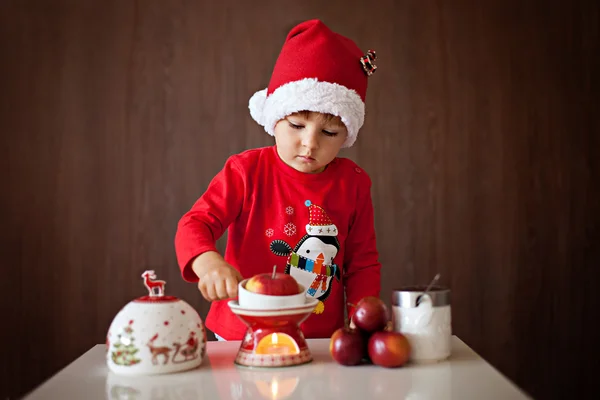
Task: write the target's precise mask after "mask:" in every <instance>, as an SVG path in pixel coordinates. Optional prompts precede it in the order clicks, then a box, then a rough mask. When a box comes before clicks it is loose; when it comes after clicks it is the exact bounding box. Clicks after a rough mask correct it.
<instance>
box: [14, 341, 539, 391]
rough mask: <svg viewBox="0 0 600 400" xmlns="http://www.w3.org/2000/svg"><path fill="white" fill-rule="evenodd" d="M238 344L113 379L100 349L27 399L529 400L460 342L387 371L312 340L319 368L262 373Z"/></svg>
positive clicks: (219, 344) (220, 345) (214, 346)
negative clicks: (194, 361) (242, 359)
mask: <svg viewBox="0 0 600 400" xmlns="http://www.w3.org/2000/svg"><path fill="white" fill-rule="evenodd" d="M239 345H240V342H209V343H208V348H207V358H206V359H205V360H204V361H203V363H202V365H201V366H200V367H198V368H196V369H194V370H192V371H186V372H182V373H175V374H169V375H159V376H143V377H125V376H118V375H115V374H113V373H111V372H110V371H109V370H108V367H107V366H106V363H105V346H104V345H96V346H94V347H93V348H91V349H90V350H89V351H88V352H86V353H85V354H83V355H82V356H81V357H80V358H78V359H77V360H75V361H74V362H73V363H71V364H70V365H68V366H67V367H66V368H65V369H63V370H62V371H60V372H59V373H58V374H56V375H55V376H54V377H52V378H51V379H49V380H48V381H47V382H45V383H44V384H42V385H41V386H40V387H38V388H37V389H36V390H34V391H33V392H31V393H30V394H29V395H28V396H26V397H25V399H26V400H37V399H89V400H92V399H110V400H113V399H114V400H117V399H118V400H125V399H127V400H134V399H135V400H142V399H143V400H152V399H157V400H158V399H161V400H167V399H169V400H187V399H194V400H198V399H233V400H240V399H268V400H276V399H290V400H291V399H310V400H323V399H343V398H348V399H369V400H375V399H394V400H399V399H411V400H416V399H436V400H442V399H485V400H493V399H501V400H510V399H528V398H529V397H528V396H527V394H525V393H524V392H522V391H521V390H520V389H519V388H517V387H516V386H515V385H514V384H513V383H512V382H510V381H509V380H508V379H506V378H505V377H504V376H503V375H501V374H500V373H499V372H498V371H497V370H496V369H494V368H493V367H492V366H491V365H490V364H488V363H487V362H486V361H485V360H483V359H482V358H481V357H479V356H478V355H477V354H476V353H475V352H474V351H473V350H471V349H470V348H469V347H468V346H467V345H466V344H465V343H463V342H462V341H461V340H460V339H458V338H457V337H456V336H455V337H453V338H452V356H451V357H450V358H449V359H448V360H446V361H443V362H439V363H435V364H407V365H406V366H404V367H402V368H396V369H386V368H381V367H377V366H374V365H361V366H354V367H344V366H341V365H338V364H336V363H335V362H334V361H333V360H332V359H331V357H330V355H329V339H310V340H308V345H309V347H310V349H311V351H312V353H313V356H314V361H313V362H311V363H309V364H305V365H299V366H294V367H287V368H276V369H257V368H247V367H239V366H236V365H235V364H234V363H233V360H234V358H235V355H236V353H237V350H238V347H239Z"/></svg>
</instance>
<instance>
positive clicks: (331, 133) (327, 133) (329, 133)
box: [323, 130, 337, 136]
mask: <svg viewBox="0 0 600 400" xmlns="http://www.w3.org/2000/svg"><path fill="white" fill-rule="evenodd" d="M323 133H324V134H325V135H327V136H336V135H337V132H330V131H325V130H324V131H323Z"/></svg>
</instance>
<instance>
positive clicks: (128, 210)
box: [0, 0, 600, 398]
mask: <svg viewBox="0 0 600 400" xmlns="http://www.w3.org/2000/svg"><path fill="white" fill-rule="evenodd" d="M287 6H288V7H289V8H287V9H284V8H283V7H282V5H281V2H278V1H275V0H263V1H254V2H248V3H242V2H234V1H232V0H224V1H220V2H210V1H183V0H179V1H170V2H166V1H157V0H152V1H131V0H130V1H114V0H113V1H102V2H101V1H91V0H90V1H85V2H77V1H68V0H63V1H60V0H48V1H34V0H25V1H5V2H2V4H1V5H0V52H1V53H0V54H2V63H0V79H1V81H0V88H2V96H0V132H1V136H0V137H1V142H0V160H1V161H0V162H1V164H0V166H1V167H2V168H1V170H2V172H3V176H2V177H3V179H2V196H0V210H1V211H0V212H1V214H0V215H1V219H0V221H1V223H2V225H1V227H2V228H1V229H0V235H1V236H0V250H1V254H2V257H1V258H0V260H1V262H2V273H3V275H2V279H1V280H0V281H1V283H0V293H2V296H3V297H2V311H3V313H2V315H3V316H5V318H6V320H5V322H4V323H3V324H2V329H0V331H1V332H2V336H1V340H2V343H6V344H7V345H6V346H2V353H1V354H0V359H1V360H2V364H1V366H2V369H1V370H0V398H6V397H10V398H12V397H17V396H20V395H22V394H23V393H25V392H27V391H29V390H31V389H32V388H33V387H34V386H36V385H38V384H40V383H41V382H42V381H43V380H45V379H47V378H48V377H50V376H51V375H52V374H54V373H55V372H56V371H57V370H58V369H60V368H62V367H63V366H65V365H66V364H68V363H69V362H71V361H72V360H73V359H74V358H75V357H77V356H78V355H79V354H81V353H82V352H83V351H85V350H86V349H88V348H89V347H91V346H92V345H93V344H96V343H102V342H103V341H104V337H105V334H106V330H107V328H108V325H109V324H110V321H111V319H112V318H113V316H114V315H115V314H116V313H117V312H118V310H119V309H120V308H121V307H122V306H123V305H124V304H125V303H127V302H128V301H130V300H131V299H133V298H134V297H136V296H138V295H140V294H142V293H143V291H144V288H143V286H142V284H141V279H140V276H139V275H140V273H141V272H142V271H143V270H144V269H146V268H153V269H155V270H157V272H158V273H159V275H160V277H161V278H162V279H166V280H167V281H168V285H167V291H168V292H169V293H170V294H173V295H176V296H179V297H181V298H183V299H185V300H186V301H188V302H190V303H191V304H192V305H194V307H196V309H197V310H198V311H199V312H200V314H201V315H203V316H204V315H206V311H207V309H208V305H207V304H206V303H205V302H204V301H202V299H201V297H200V295H199V293H198V292H197V290H196V288H195V287H194V285H187V284H185V283H184V282H182V281H181V279H180V277H179V273H178V270H177V267H176V263H175V255H174V250H173V236H174V233H175V227H176V223H177V220H178V219H179V217H180V216H181V215H182V214H183V213H184V212H185V211H186V210H187V209H188V208H189V207H190V206H191V204H192V202H193V201H194V200H195V199H196V198H197V196H199V195H200V194H201V193H202V190H203V189H204V188H205V187H206V186H207V184H208V182H209V181H210V179H211V177H212V176H213V175H214V174H215V173H216V172H217V171H218V170H219V169H220V168H221V166H222V165H223V162H224V160H225V159H226V157H227V156H228V155H230V154H233V153H235V152H239V151H242V150H244V149H246V148H249V147H257V146H263V145H267V144H270V143H272V142H271V139H270V138H269V137H268V136H267V135H266V134H265V133H264V132H263V131H262V130H261V128H260V127H259V126H257V125H256V124H255V123H254V122H253V121H252V119H251V118H250V116H249V114H248V112H247V102H248V98H249V96H250V95H251V94H252V93H253V92H254V91H255V90H258V89H260V88H261V87H263V86H265V85H266V84H267V82H268V79H269V75H270V71H271V67H272V64H273V62H274V61H275V58H276V56H277V52H278V50H279V48H280V46H281V44H282V42H283V39H284V37H285V34H286V33H287V31H288V30H289V29H290V28H291V27H292V26H293V25H294V24H296V23H298V22H300V21H302V20H305V19H309V18H314V17H318V18H322V19H323V20H325V22H326V23H328V24H329V25H330V26H331V27H332V28H333V29H335V30H339V31H342V32H343V33H345V34H347V35H349V36H351V37H353V38H355V39H356V41H357V42H358V44H359V46H360V47H362V48H364V49H365V50H366V49H368V48H374V49H376V50H377V52H378V57H379V58H378V60H377V64H378V66H379V69H378V71H377V73H376V75H375V76H374V77H373V78H372V79H371V86H370V91H369V94H368V98H367V102H368V109H367V120H366V124H365V127H364V128H363V130H362V131H361V134H360V137H359V140H358V142H357V144H356V145H355V147H353V148H352V149H348V150H344V152H343V155H345V156H348V157H351V158H352V159H354V160H356V161H358V162H359V163H360V164H361V165H362V166H363V167H364V168H365V169H366V170H367V171H368V172H369V173H370V175H371V177H372V179H373V196H374V205H375V210H376V228H377V234H378V239H379V249H380V252H381V260H382V262H383V266H384V270H383V293H382V297H383V298H384V299H386V300H387V301H389V297H390V292H391V290H392V289H393V288H394V287H397V286H399V285H403V284H414V283H424V282H428V281H429V280H430V279H431V278H432V277H433V276H434V275H435V273H436V272H438V271H439V272H441V273H442V281H443V283H444V284H447V285H449V286H450V287H451V288H452V291H453V322H454V324H453V328H454V331H455V333H457V334H458V335H459V336H460V337H461V338H462V339H463V340H465V341H466V342H467V343H468V344H469V345H470V346H472V347H473V348H474V349H475V350H476V351H477V352H479V353H480V354H481V355H482V356H484V357H485V358H486V359H487V360H489V361H490V362H491V363H492V364H493V365H494V366H495V367H496V368H498V369H499V370H500V371H501V372H503V373H504V374H506V375H507V376H508V377H509V378H511V379H513V380H515V381H516V382H517V384H519V385H520V386H521V387H523V388H524V389H525V390H527V391H528V392H529V393H531V394H532V395H534V396H535V397H536V398H566V397H569V398H570V397H576V396H578V395H582V394H584V393H588V392H589V391H590V390H591V389H592V388H593V387H594V386H595V385H593V383H594V382H593V379H594V375H593V371H594V369H597V367H598V361H597V359H598V358H597V357H596V354H597V353H598V351H597V350H596V349H595V347H594V345H595V341H594V340H595V331H593V330H592V329H589V328H588V327H587V324H588V322H590V321H591V320H592V319H591V316H592V315H593V314H592V313H593V312H594V311H595V310H596V309H597V308H598V306H599V305H598V300H597V298H598V297H597V296H595V295H594V293H593V290H592V284H593V283H595V279H594V278H596V277H597V273H596V268H597V265H598V263H599V262H600V251H599V250H597V248H595V247H594V245H595V244H597V243H598V242H599V240H600V228H599V227H600V196H599V195H598V183H599V182H600V179H599V178H600V177H599V172H600V168H599V166H598V156H599V153H600V152H599V149H600V139H599V136H600V129H599V128H600V127H599V124H598V118H597V111H598V109H599V95H598V86H599V79H598V72H597V71H600V63H599V60H598V56H597V55H598V53H599V50H600V49H599V35H600V34H599V23H598V22H599V21H598V20H599V7H598V4H597V2H594V1H579V2H571V3H569V4H568V5H567V4H566V2H541V1H529V2H520V1H500V0H489V1H488V2H477V1H466V0H464V1H460V2H442V1H419V2H416V1H406V0H399V1H391V0H387V1H381V2H376V3H374V2H362V1H342V0H335V1H329V2H321V1H316V0H311V1H307V2H289V4H287ZM340 10H347V11H348V14H346V15H344V16H342V15H341V13H340ZM220 246H221V249H223V246H224V240H221V241H220Z"/></svg>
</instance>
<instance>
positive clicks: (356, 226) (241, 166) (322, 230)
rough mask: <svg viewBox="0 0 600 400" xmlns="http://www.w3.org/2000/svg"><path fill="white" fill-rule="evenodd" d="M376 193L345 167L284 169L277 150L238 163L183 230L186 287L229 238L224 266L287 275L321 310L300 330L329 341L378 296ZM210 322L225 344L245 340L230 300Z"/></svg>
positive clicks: (214, 307)
mask: <svg viewBox="0 0 600 400" xmlns="http://www.w3.org/2000/svg"><path fill="white" fill-rule="evenodd" d="M370 189H371V180H370V178H369V176H368V175H367V173H366V172H365V171H364V170H362V169H361V168H360V167H358V166H357V165H356V164H355V163H354V162H353V161H351V160H349V159H345V158H336V159H335V160H334V161H332V162H331V163H330V164H329V165H328V166H327V168H326V169H325V170H324V171H323V172H321V173H318V174H306V173H302V172H299V171H297V170H295V169H293V168H291V167H290V166H288V165H287V164H285V163H284V162H283V161H282V160H281V159H280V158H279V156H278V154H277V150H276V147H275V146H271V147H265V148H260V149H253V150H248V151H245V152H243V153H240V154H237V155H234V156H231V157H230V158H229V159H228V160H227V162H226V163H225V166H224V168H223V169H222V170H221V171H220V172H219V173H218V174H217V175H216V176H215V177H214V178H213V180H212V181H211V183H210V184H209V186H208V188H207V190H206V192H205V193H204V194H203V195H202V196H201V197H200V198H199V199H198V200H197V201H196V203H195V204H194V205H193V207H192V208H191V210H190V211H188V212H187V213H186V214H185V215H184V216H183V217H182V218H181V220H180V221H179V224H178V229H177V233H176V236H175V249H176V254H177V260H178V263H179V266H180V269H181V273H182V276H183V279H185V280H186V281H188V282H197V281H198V277H197V276H196V275H195V274H194V272H193V271H192V269H191V263H192V261H193V260H194V258H195V257H196V256H198V255H200V254H202V253H204V252H206V251H210V250H213V251H217V249H216V247H215V242H216V240H217V239H218V238H219V237H220V236H221V235H222V234H223V233H224V232H225V230H226V229H228V237H227V247H226V250H225V254H224V258H225V260H226V261H227V262H228V263H230V264H231V265H232V266H234V267H235V268H236V269H238V270H239V271H240V273H241V275H242V276H243V277H244V278H250V277H252V276H254V275H256V274H259V273H265V272H271V271H272V270H273V265H277V271H278V272H284V271H286V269H287V270H288V271H289V273H290V274H291V275H292V276H294V277H295V278H296V280H298V281H299V282H300V283H302V284H304V285H305V287H306V288H307V296H312V297H316V298H318V299H319V300H321V301H322V303H320V304H319V305H318V306H317V308H316V310H315V312H313V314H312V315H311V316H310V317H309V318H308V319H307V320H306V321H305V322H304V323H303V324H302V326H301V328H302V331H303V333H304V335H305V336H306V337H308V338H311V337H330V336H331V334H332V333H333V332H334V331H335V330H336V329H337V328H339V327H341V326H343V325H344V306H345V304H348V303H353V304H355V303H356V302H358V300H360V299H361V298H362V297H364V296H379V292H380V287H381V283H380V268H381V265H380V263H379V261H378V252H377V248H376V243H375V230H374V223H373V205H372V202H371V191H370ZM286 267H287V268H286ZM344 290H345V294H346V297H347V300H346V302H345V300H344ZM349 310H350V308H349ZM205 323H206V326H207V328H208V329H210V330H212V331H213V332H215V333H216V334H218V335H220V336H222V337H223V338H225V339H227V340H240V339H242V338H243V335H244V333H245V331H246V327H245V325H244V324H243V323H242V322H241V321H240V320H239V318H238V317H237V316H235V315H234V314H233V313H232V312H231V311H230V309H229V307H228V306H227V300H223V301H215V302H212V304H211V307H210V311H209V313H208V315H207V317H206V321H205Z"/></svg>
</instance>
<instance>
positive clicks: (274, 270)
mask: <svg viewBox="0 0 600 400" xmlns="http://www.w3.org/2000/svg"><path fill="white" fill-rule="evenodd" d="M275 272H277V265H273V277H272V278H273V279H275Z"/></svg>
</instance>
